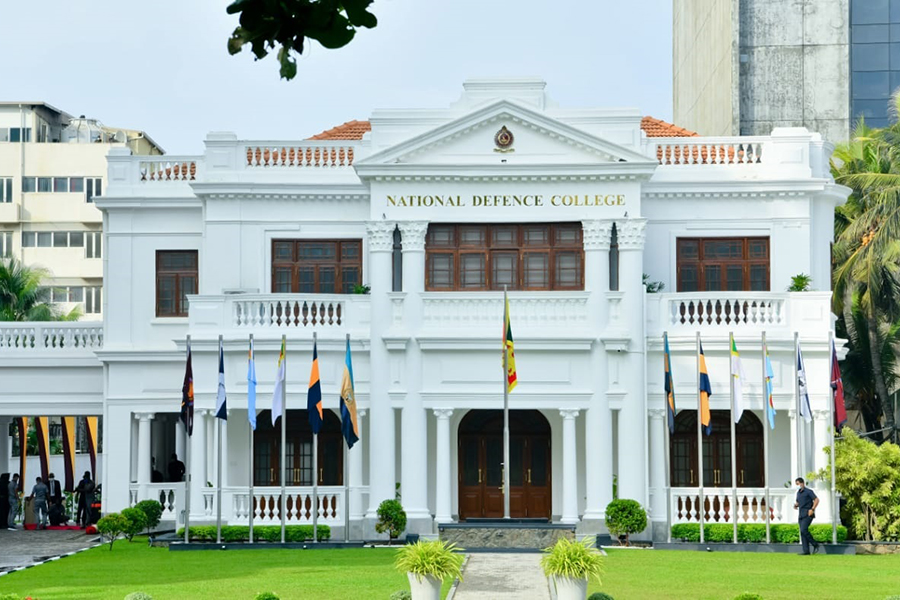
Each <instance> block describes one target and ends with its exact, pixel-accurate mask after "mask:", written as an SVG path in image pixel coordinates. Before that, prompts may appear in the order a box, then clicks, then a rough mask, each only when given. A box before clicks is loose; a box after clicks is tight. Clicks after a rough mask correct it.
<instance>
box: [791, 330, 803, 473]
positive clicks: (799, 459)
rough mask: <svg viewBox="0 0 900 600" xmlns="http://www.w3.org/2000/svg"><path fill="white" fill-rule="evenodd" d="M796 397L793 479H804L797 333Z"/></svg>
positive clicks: (795, 353) (798, 339)
mask: <svg viewBox="0 0 900 600" xmlns="http://www.w3.org/2000/svg"><path fill="white" fill-rule="evenodd" d="M794 397H795V399H796V408H797V418H796V419H794V437H795V438H796V439H795V440H794V445H795V446H796V452H797V464H796V465H793V467H794V469H795V473H794V475H793V477H794V478H796V477H803V475H801V474H800V473H801V471H802V470H803V469H802V467H801V465H802V464H803V458H802V457H801V456H800V449H801V448H802V447H803V445H802V444H801V443H800V419H802V418H803V412H802V411H801V410H800V334H799V333H797V332H796V331H795V332H794Z"/></svg>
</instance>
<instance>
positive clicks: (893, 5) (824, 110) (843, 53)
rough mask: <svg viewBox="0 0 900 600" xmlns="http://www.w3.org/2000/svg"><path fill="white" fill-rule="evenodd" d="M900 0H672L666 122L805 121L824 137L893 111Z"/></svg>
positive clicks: (735, 126)
mask: <svg viewBox="0 0 900 600" xmlns="http://www.w3.org/2000/svg"><path fill="white" fill-rule="evenodd" d="M898 86H900V0H675V2H674V10H673V99H674V121H675V122H676V123H678V124H679V125H681V126H682V127H685V128H687V129H690V130H693V131H697V132H699V133H700V134H703V135H768V134H769V133H770V132H771V131H772V129H773V128H774V127H790V126H804V127H807V128H808V129H809V130H810V131H817V132H820V133H822V135H823V136H825V137H826V138H827V139H828V140H830V141H832V142H839V141H843V140H845V139H847V138H848V136H849V134H850V131H851V129H852V127H853V126H854V124H855V123H856V121H857V120H858V118H859V117H860V116H864V117H865V119H866V122H867V123H869V124H870V125H872V126H876V127H882V126H884V125H887V124H888V123H889V122H890V121H891V119H895V118H896V117H893V116H892V114H891V112H890V109H889V105H890V96H891V93H892V92H893V91H894V90H896V89H897V87H898Z"/></svg>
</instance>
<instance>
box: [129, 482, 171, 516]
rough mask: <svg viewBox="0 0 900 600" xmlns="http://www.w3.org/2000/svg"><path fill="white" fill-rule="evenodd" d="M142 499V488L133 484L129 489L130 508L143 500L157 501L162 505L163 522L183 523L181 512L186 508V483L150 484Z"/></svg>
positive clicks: (147, 485)
mask: <svg viewBox="0 0 900 600" xmlns="http://www.w3.org/2000/svg"><path fill="white" fill-rule="evenodd" d="M143 495H144V497H141V486H140V484H137V483H132V484H131V485H130V488H129V506H134V505H135V504H137V503H138V502H140V501H141V500H156V501H158V502H159V503H160V504H161V505H162V510H163V511H162V516H161V517H160V520H161V521H177V522H178V523H181V522H183V517H182V515H181V510H182V509H183V508H184V483H178V482H174V483H148V484H146V492H145V493H144V494H143Z"/></svg>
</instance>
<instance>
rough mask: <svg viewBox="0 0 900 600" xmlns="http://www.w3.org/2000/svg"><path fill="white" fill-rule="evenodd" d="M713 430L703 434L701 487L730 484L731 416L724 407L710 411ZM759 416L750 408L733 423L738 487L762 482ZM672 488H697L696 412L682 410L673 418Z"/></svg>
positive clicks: (763, 482) (761, 443)
mask: <svg viewBox="0 0 900 600" xmlns="http://www.w3.org/2000/svg"><path fill="white" fill-rule="evenodd" d="M711 417H712V433H711V434H710V435H706V434H703V486H704V487H731V426H730V421H729V419H730V418H731V416H730V413H729V411H727V410H714V411H712V415H711ZM762 427H763V426H762V423H761V422H760V420H759V418H757V416H756V415H755V414H753V413H752V412H750V411H749V410H745V411H744V414H743V415H741V420H740V422H739V423H737V425H735V437H736V439H735V444H736V447H737V448H736V450H737V454H736V458H737V460H736V468H737V486H738V487H762V486H764V485H765V481H764V479H765V478H764V470H763V430H762ZM669 450H670V455H669V456H670V457H671V466H670V477H671V480H670V481H671V484H672V487H697V486H699V485H700V474H699V472H698V464H697V463H698V461H697V411H696V410H682V411H679V413H678V416H676V417H675V433H673V434H672V437H671V440H670V444H669Z"/></svg>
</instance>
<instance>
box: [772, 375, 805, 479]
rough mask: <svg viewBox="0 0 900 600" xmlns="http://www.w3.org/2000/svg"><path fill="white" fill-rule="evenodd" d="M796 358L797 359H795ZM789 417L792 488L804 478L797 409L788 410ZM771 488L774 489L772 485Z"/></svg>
mask: <svg viewBox="0 0 900 600" xmlns="http://www.w3.org/2000/svg"><path fill="white" fill-rule="evenodd" d="M795 358H796V357H795ZM788 417H789V418H790V420H791V478H790V482H791V486H793V485H794V480H795V479H796V478H798V477H803V475H801V474H800V463H799V462H798V460H799V459H800V457H799V456H798V455H797V422H796V420H797V409H795V408H791V409H789V410H788ZM769 487H772V486H771V485H770V486H769Z"/></svg>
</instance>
